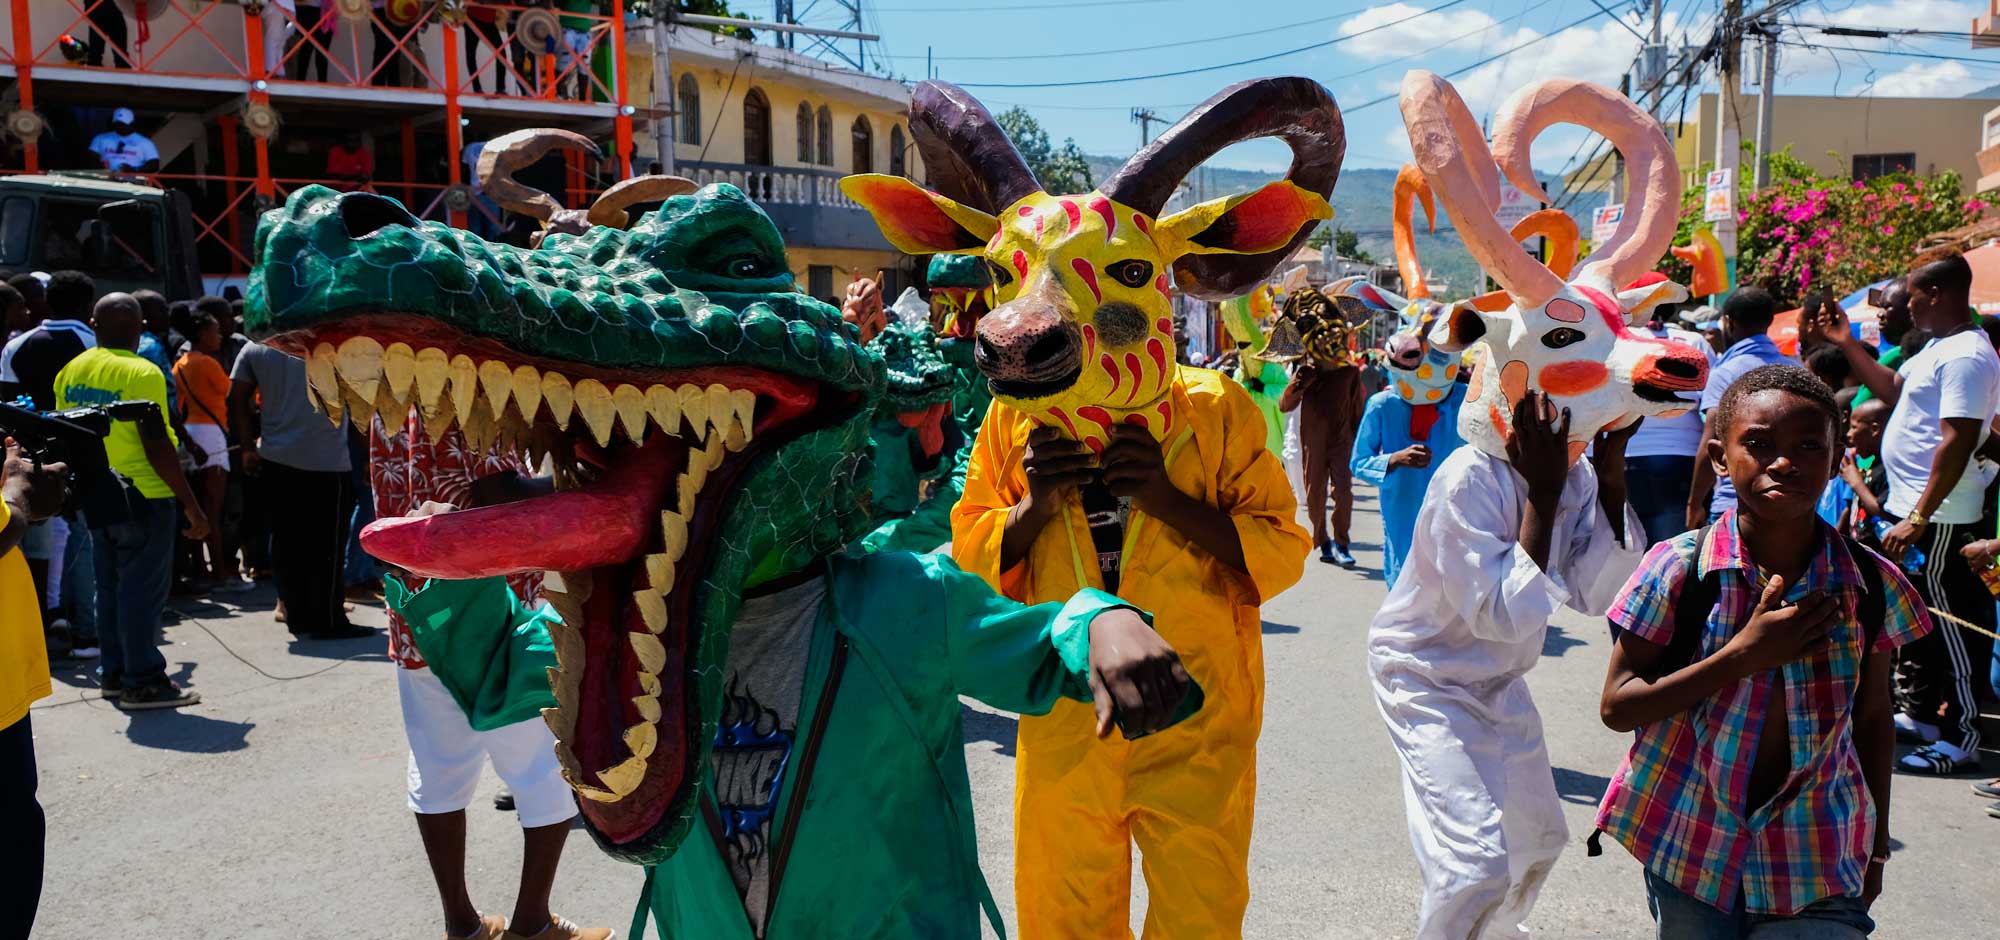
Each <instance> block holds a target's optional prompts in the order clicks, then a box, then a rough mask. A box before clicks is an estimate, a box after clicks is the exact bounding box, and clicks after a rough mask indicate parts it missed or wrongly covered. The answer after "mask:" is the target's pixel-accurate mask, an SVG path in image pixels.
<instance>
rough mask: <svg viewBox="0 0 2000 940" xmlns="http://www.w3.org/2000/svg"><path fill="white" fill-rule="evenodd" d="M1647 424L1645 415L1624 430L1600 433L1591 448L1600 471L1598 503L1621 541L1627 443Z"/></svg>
mask: <svg viewBox="0 0 2000 940" xmlns="http://www.w3.org/2000/svg"><path fill="white" fill-rule="evenodd" d="M1643 423H1645V419H1643V418H1642V419H1640V420H1638V421H1634V422H1632V423H1631V424H1630V425H1628V426H1626V427H1625V428H1624V429H1623V430H1618V431H1608V432H1606V433H1603V434H1599V435H1597V440H1596V441H1594V442H1593V443H1594V444H1595V445H1596V446H1594V447H1592V448H1591V455H1592V456H1591V458H1590V461H1591V469H1592V470H1595V471H1596V472H1597V504H1598V506H1600V507H1602V508H1603V510H1604V517H1605V518H1606V519H1609V520H1610V521H1611V535H1612V537H1613V538H1615V539H1617V540H1618V541H1619V542H1620V543H1621V544H1622V543H1623V542H1624V541H1625V495H1626V489H1625V445H1626V444H1627V443H1628V442H1630V441H1631V440H1632V435H1633V434H1635V433H1637V432H1638V430H1639V425H1641V424H1643Z"/></svg>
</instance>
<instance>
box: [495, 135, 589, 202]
mask: <svg viewBox="0 0 2000 940" xmlns="http://www.w3.org/2000/svg"><path fill="white" fill-rule="evenodd" d="M557 148H561V149H564V150H574V151H576V152H578V153H584V154H589V155H590V156H591V157H592V158H594V159H603V157H604V152H603V151H602V150H599V149H598V148H597V145H596V144H594V143H592V142H591V140H590V138H588V137H585V136H583V135H582V134H578V133H576V132H574V131H565V130H557V129H555V128H552V127H531V128H527V129H526V130H518V131H514V132H512V133H508V134H502V135H500V136H498V137H495V138H493V139H492V140H489V141H487V142H486V146H485V147H483V148H481V149H480V151H479V165H478V167H477V168H475V170H474V172H473V178H474V179H476V180H478V181H479V187H480V189H482V190H484V191H485V192H486V195H488V196H490V197H492V198H493V201H494V202H495V203H498V204H499V205H500V207H501V208H503V209H506V210H508V211H510V212H519V213H520V214H522V215H525V216H529V217H531V218H534V219H539V220H540V221H542V222H549V221H551V220H553V219H554V218H555V217H556V214H557V213H559V212H562V211H563V207H562V203H559V202H557V201H556V200H555V197H553V196H550V195H549V194H548V193H545V192H542V191H541V190H539V189H536V188H534V187H532V186H527V185H524V184H522V183H517V182H514V171H516V170H519V169H521V168H522V167H525V166H528V165H529V164H532V163H534V162H535V161H536V160H540V159H541V158H542V157H544V156H546V155H547V154H548V152H549V151H551V150H554V149H557Z"/></svg>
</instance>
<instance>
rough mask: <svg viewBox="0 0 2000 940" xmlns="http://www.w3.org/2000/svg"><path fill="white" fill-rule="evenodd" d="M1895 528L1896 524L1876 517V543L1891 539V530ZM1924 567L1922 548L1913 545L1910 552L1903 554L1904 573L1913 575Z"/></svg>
mask: <svg viewBox="0 0 2000 940" xmlns="http://www.w3.org/2000/svg"><path fill="white" fill-rule="evenodd" d="M1895 527H1896V526H1895V523H1892V522H1890V521H1889V520H1887V519H1885V518H1883V517H1881V516H1876V517H1875V539H1876V541H1878V542H1879V541H1882V540H1885V539H1887V538H1888V537H1889V530H1890V529H1893V528H1895ZM1923 566H1924V550H1923V549H1921V548H1918V547H1916V546H1915V545H1912V546H1910V547H1909V550H1908V551H1905V552H1903V570H1904V571H1908V572H1911V573H1912V574H1914V573H1916V571H1917V570H1918V569H1920V568H1922V567H1923Z"/></svg>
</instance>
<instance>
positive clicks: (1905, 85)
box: [1871, 62, 1989, 98]
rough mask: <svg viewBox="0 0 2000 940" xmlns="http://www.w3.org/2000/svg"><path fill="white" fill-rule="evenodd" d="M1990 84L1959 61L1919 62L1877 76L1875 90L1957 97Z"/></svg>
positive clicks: (1878, 92)
mask: <svg viewBox="0 0 2000 940" xmlns="http://www.w3.org/2000/svg"><path fill="white" fill-rule="evenodd" d="M1987 84H1989V83H1988V82H1987V81H1986V80H1985V79H1981V78H1977V77H1974V76H1973V74H1972V73H1971V72H1970V71H1967V70H1966V68H1965V66H1963V65H1960V64H1958V63H1957V62H1937V63H1918V64H1915V65H1909V66H1905V67H1903V68H1902V69H1901V70H1900V71H1896V72H1891V73H1889V74H1887V75H1884V76H1882V77H1881V78H1878V79H1876V80H1875V86H1874V88H1873V89H1871V93H1872V94H1875V95H1878V96H1881V97H1885V98H1956V97H1958V96H1960V95H1963V94H1965V93H1966V92H1969V91H1977V90H1979V89H1981V88H1984V87H1986V86H1987Z"/></svg>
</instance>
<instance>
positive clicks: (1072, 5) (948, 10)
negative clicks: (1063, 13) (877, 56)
mask: <svg viewBox="0 0 2000 940" xmlns="http://www.w3.org/2000/svg"><path fill="white" fill-rule="evenodd" d="M1156 2H1158V0H1076V2H1068V4H984V6H870V10H874V12H890V14H1004V12H1014V10H1076V8H1078V6H1138V4H1156Z"/></svg>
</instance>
